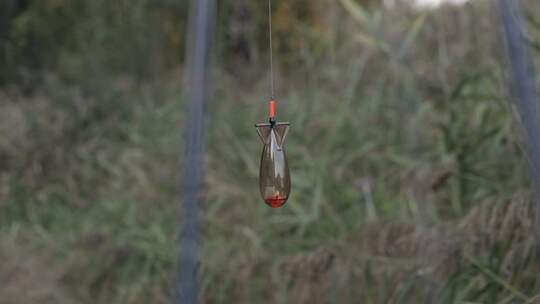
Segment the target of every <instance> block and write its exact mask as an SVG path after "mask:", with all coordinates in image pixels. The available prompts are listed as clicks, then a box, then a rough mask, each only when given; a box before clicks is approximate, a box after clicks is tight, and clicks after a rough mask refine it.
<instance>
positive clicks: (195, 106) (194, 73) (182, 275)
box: [176, 0, 215, 304]
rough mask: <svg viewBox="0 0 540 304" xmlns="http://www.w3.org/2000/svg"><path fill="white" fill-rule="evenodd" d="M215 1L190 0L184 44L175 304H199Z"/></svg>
mask: <svg viewBox="0 0 540 304" xmlns="http://www.w3.org/2000/svg"><path fill="white" fill-rule="evenodd" d="M214 10H215V2H214V0H192V1H191V5H190V24H189V34H188V41H187V48H188V50H187V60H186V65H187V74H186V76H187V77H186V78H187V83H186V86H185V88H186V89H187V96H188V101H189V104H188V107H187V114H188V115H187V116H186V117H187V118H188V119H189V121H188V124H187V125H186V126H185V130H186V133H185V145H186V146H185V149H186V150H185V158H184V177H183V204H182V213H181V217H180V224H181V225H182V229H181V232H180V248H179V250H180V258H179V265H178V267H179V269H178V280H179V282H177V284H178V285H177V297H176V299H177V301H176V303H178V304H195V303H198V301H199V274H198V266H199V251H200V232H199V230H200V219H199V212H200V210H199V209H200V204H201V202H202V200H203V197H202V192H201V189H202V184H203V180H204V173H203V166H204V164H203V157H204V117H205V115H204V104H205V100H206V98H207V97H208V88H209V86H208V65H209V60H210V59H209V57H210V56H209V49H210V42H211V37H212V27H213V24H214V21H213V18H214Z"/></svg>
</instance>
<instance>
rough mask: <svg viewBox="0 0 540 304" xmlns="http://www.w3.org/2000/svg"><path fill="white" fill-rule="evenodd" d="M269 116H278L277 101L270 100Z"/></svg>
mask: <svg viewBox="0 0 540 304" xmlns="http://www.w3.org/2000/svg"><path fill="white" fill-rule="evenodd" d="M268 117H269V118H270V119H274V118H276V101H275V100H270V102H269V103H268Z"/></svg>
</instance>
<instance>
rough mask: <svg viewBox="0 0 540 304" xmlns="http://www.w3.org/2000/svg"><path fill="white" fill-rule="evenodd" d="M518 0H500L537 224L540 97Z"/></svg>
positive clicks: (539, 220)
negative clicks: (535, 204) (525, 141)
mask: <svg viewBox="0 0 540 304" xmlns="http://www.w3.org/2000/svg"><path fill="white" fill-rule="evenodd" d="M519 3H520V1H518V0H499V9H500V14H501V18H502V22H503V27H504V36H505V41H506V48H507V53H508V58H509V61H510V64H511V67H512V69H511V78H512V79H511V81H512V87H511V91H512V93H513V95H514V99H515V103H516V106H517V108H518V110H519V114H520V118H521V122H522V123H523V127H524V130H525V135H526V140H527V148H528V159H529V164H530V167H531V175H532V178H533V185H534V190H535V191H536V200H537V202H536V203H537V208H536V209H537V210H536V212H537V221H538V223H539V224H540V205H539V204H540V200H539V199H538V197H539V196H538V195H539V194H540V100H539V99H538V94H537V91H536V85H535V73H534V69H533V63H532V60H531V57H530V54H529V50H528V48H527V44H526V41H525V39H524V38H525V35H526V28H525V24H524V22H523V17H522V15H521V10H520V6H519V5H520V4H519Z"/></svg>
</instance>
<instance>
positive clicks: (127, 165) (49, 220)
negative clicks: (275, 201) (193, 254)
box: [0, 0, 540, 304]
mask: <svg viewBox="0 0 540 304" xmlns="http://www.w3.org/2000/svg"><path fill="white" fill-rule="evenodd" d="M263 2H264V1H260V2H254V1H247V0H245V1H244V0H238V1H220V2H219V11H218V19H217V25H218V26H217V31H216V34H215V38H216V44H215V47H214V49H213V65H212V69H211V70H212V80H213V86H214V89H213V94H212V98H211V100H210V101H209V103H208V111H207V112H208V117H209V121H208V129H207V130H208V134H207V143H208V145H207V146H208V149H207V151H208V153H207V155H206V157H205V160H206V164H207V175H206V180H205V184H206V188H205V189H206V191H205V197H206V202H205V204H204V206H203V209H204V213H203V221H204V251H203V256H202V257H201V273H202V278H201V279H202V295H201V297H202V302H203V303H231V302H235V303H467V302H469V303H471V302H472V303H474V302H476V303H535V301H536V300H537V294H538V293H540V287H539V282H538V278H537V271H536V269H537V267H538V262H537V256H538V254H537V249H536V248H538V241H537V239H536V237H535V234H534V233H532V231H534V229H536V228H535V226H534V224H533V218H534V217H533V210H534V209H533V205H532V202H533V200H532V196H531V189H530V186H529V183H528V178H527V167H526V166H527V160H526V159H525V157H524V153H523V151H524V149H523V144H522V141H521V138H520V137H521V135H520V134H521V130H520V128H521V127H520V124H519V121H517V120H516V119H515V116H514V114H513V112H514V110H513V107H512V103H511V101H510V99H509V96H508V92H507V87H508V80H507V72H506V71H507V64H506V60H505V55H504V45H503V41H501V35H500V33H499V31H498V28H499V22H500V21H499V19H498V15H497V11H496V7H495V3H492V2H490V1H481V0H477V1H473V2H471V3H470V4H467V5H465V6H463V7H450V6H445V7H442V8H440V9H436V10H418V9H413V8H411V7H410V6H408V5H406V4H404V3H398V4H397V5H396V6H395V7H393V8H388V7H385V6H381V4H380V3H378V2H377V1H356V2H354V1H351V0H341V1H334V2H331V1H326V0H318V1H275V5H274V10H275V11H274V18H275V20H274V21H275V23H274V24H275V41H276V50H277V51H276V58H277V63H278V64H277V65H278V67H277V70H278V71H277V75H278V94H279V99H280V108H279V115H280V117H281V118H283V120H290V121H291V122H292V124H293V125H292V129H291V133H290V136H289V138H288V142H287V149H288V150H287V152H288V155H289V158H290V160H289V161H290V164H291V170H292V179H293V193H292V196H291V198H290V201H289V202H288V204H287V207H286V208H284V209H281V210H269V209H268V208H267V207H266V206H265V205H264V204H263V203H262V202H261V200H260V198H259V194H258V186H257V178H258V157H259V153H260V149H261V147H260V144H259V140H258V138H257V135H256V134H255V132H254V129H253V123H256V122H259V121H261V120H263V119H264V117H265V113H264V111H265V103H264V102H265V101H266V99H267V95H268V89H267V88H268V77H269V74H268V70H267V55H268V53H267V49H266V48H267V42H266V41H267V36H266V35H267V34H266V30H267V29H266V19H265V18H266V11H265V9H266V2H264V3H263ZM186 4H187V1H183V2H182V1H180V2H177V1H165V0H161V1H157V0H155V1H149V0H146V1H143V0H137V1H124V0H118V1H105V0H97V1H82V0H75V1H72V0H70V1H67V0H66V1H63V0H40V1H37V0H34V1H20V0H19V1H14V0H10V1H3V2H2V3H1V4H0V14H2V15H1V16H0V42H1V47H0V52H1V54H2V56H1V57H0V75H1V89H0V258H1V259H2V261H3V262H2V263H0V294H1V295H2V297H0V303H6V304H7V303H40V304H41V303H165V302H168V301H169V300H170V296H171V294H172V292H171V290H172V288H173V287H174V286H172V284H171V282H172V280H173V278H174V275H175V273H174V272H175V269H176V268H175V261H176V249H177V248H176V238H175V233H176V227H177V224H178V223H177V219H178V217H177V210H178V206H179V201H178V200H179V197H180V193H179V192H180V191H179V187H178V185H179V184H180V182H181V181H180V180H179V172H180V171H179V168H180V165H181V162H182V159H181V155H182V153H181V152H182V151H183V147H182V144H183V139H182V128H183V127H185V125H184V123H185V113H184V105H183V94H184V88H183V86H182V72H183V65H184V64H185V62H183V61H182V60H183V59H182V58H183V52H184V48H185V46H184V45H183V43H184V40H185V29H186V16H187V5H186ZM522 4H523V5H524V6H525V8H526V9H525V11H526V12H527V29H528V31H529V35H528V36H527V39H528V42H529V44H530V45H531V48H530V50H531V53H532V54H533V55H534V60H535V63H536V65H537V64H538V50H536V49H537V48H538V47H537V45H538V41H540V39H539V36H538V35H539V33H540V27H539V26H538V22H537V21H536V20H539V19H540V16H537V15H536V13H535V12H538V11H539V10H538V4H537V3H536V2H535V1H522Z"/></svg>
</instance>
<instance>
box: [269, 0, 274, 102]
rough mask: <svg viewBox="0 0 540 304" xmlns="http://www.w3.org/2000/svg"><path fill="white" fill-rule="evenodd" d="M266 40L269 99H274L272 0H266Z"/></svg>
mask: <svg viewBox="0 0 540 304" xmlns="http://www.w3.org/2000/svg"><path fill="white" fill-rule="evenodd" d="M268 42H269V45H268V47H269V49H270V50H269V53H270V100H274V99H275V87H274V54H273V47H272V0H268Z"/></svg>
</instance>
